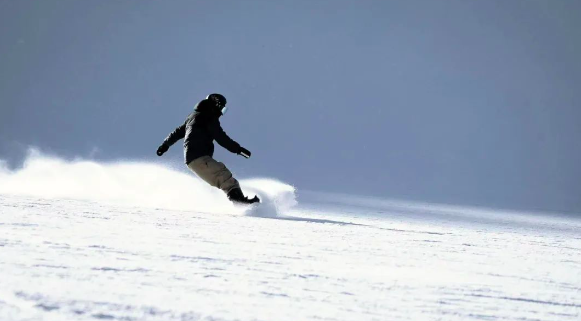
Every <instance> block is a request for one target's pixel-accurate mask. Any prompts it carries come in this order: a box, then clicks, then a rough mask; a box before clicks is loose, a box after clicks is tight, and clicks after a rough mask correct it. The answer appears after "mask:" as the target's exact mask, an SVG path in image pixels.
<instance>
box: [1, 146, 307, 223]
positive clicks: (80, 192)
mask: <svg viewBox="0 0 581 321" xmlns="http://www.w3.org/2000/svg"><path fill="white" fill-rule="evenodd" d="M240 184H241V185H242V188H243V189H244V191H245V193H247V194H249V195H250V196H253V194H254V193H256V194H258V195H259V196H260V197H261V199H262V201H263V202H262V203H261V204H260V206H255V207H251V208H240V207H236V206H234V205H232V203H231V202H230V201H228V199H227V198H226V197H225V195H224V193H223V192H222V191H220V190H218V189H216V188H214V187H211V186H209V185H208V184H207V183H205V182H204V181H202V180H200V179H199V178H198V177H197V176H196V175H195V174H193V173H190V172H188V171H184V172H181V171H176V170H173V169H171V168H168V167H165V166H162V165H159V164H155V163H147V162H132V161H122V162H111V163H103V162H96V161H91V160H83V159H76V160H64V159H61V158H58V157H54V156H47V155H44V154H42V153H41V152H39V151H38V150H35V149H31V150H30V151H29V153H28V156H27V158H26V160H25V161H24V164H23V166H22V168H20V169H17V170H9V169H8V167H7V166H6V165H5V163H4V162H1V161H0V194H10V195H23V196H33V197H39V198H49V199H75V200H88V201H97V202H105V203H111V204H118V205H125V206H137V207H150V208H164V209H175V210H192V211H200V212H211V213H234V214H242V213H244V214H247V215H253V216H277V215H279V214H282V212H283V211H285V210H287V209H289V208H290V207H292V206H294V205H295V204H296V201H295V189H294V187H292V186H290V185H288V184H285V183H281V182H279V181H276V180H273V179H266V178H265V179H250V180H241V181H240Z"/></svg>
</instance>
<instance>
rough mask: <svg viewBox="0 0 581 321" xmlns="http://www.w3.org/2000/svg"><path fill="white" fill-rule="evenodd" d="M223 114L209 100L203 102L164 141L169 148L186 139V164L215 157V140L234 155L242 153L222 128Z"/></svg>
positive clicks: (238, 145)
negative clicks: (221, 119)
mask: <svg viewBox="0 0 581 321" xmlns="http://www.w3.org/2000/svg"><path fill="white" fill-rule="evenodd" d="M220 116H222V113H221V112H220V111H219V110H218V108H216V107H215V105H214V103H213V102H212V101H209V100H206V99H204V100H202V101H201V102H199V103H198V104H197V105H196V108H195V109H194V112H193V113H191V114H190V115H188V118H186V121H185V122H184V124H183V125H181V126H179V127H178V128H176V129H175V130H174V131H173V132H171V133H170V134H169V136H167V138H166V139H165V140H164V142H163V143H164V145H167V146H168V147H169V146H171V145H173V144H175V143H176V142H177V141H178V140H180V139H182V138H185V139H184V158H185V161H186V164H189V163H190V162H192V161H193V160H195V159H196V158H198V157H202V156H210V157H211V156H213V155H214V140H216V141H217V142H218V144H220V146H222V147H224V148H226V149H227V150H229V151H230V152H232V153H235V154H239V153H240V144H238V143H237V142H235V141H234V140H232V139H231V138H230V137H228V135H226V133H225V132H224V130H223V129H222V126H220V120H219V118H220Z"/></svg>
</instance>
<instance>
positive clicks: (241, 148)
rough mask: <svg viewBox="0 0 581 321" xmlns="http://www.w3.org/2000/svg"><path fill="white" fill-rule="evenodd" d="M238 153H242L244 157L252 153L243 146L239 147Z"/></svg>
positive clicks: (248, 156)
mask: <svg viewBox="0 0 581 321" xmlns="http://www.w3.org/2000/svg"><path fill="white" fill-rule="evenodd" d="M238 155H242V156H244V157H246V158H250V155H252V153H251V152H250V151H249V150H248V149H246V148H244V147H240V151H239V152H238Z"/></svg>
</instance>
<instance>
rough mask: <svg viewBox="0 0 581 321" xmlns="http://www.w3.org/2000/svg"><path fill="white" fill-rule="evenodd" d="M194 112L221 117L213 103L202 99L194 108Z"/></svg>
mask: <svg viewBox="0 0 581 321" xmlns="http://www.w3.org/2000/svg"><path fill="white" fill-rule="evenodd" d="M194 110H195V111H197V112H199V113H203V114H208V115H212V116H216V117H220V116H222V113H221V112H220V110H219V109H218V108H217V107H216V105H215V104H214V102H213V101H211V100H208V99H204V100H202V101H200V102H199V103H198V104H197V105H196V107H195V108H194Z"/></svg>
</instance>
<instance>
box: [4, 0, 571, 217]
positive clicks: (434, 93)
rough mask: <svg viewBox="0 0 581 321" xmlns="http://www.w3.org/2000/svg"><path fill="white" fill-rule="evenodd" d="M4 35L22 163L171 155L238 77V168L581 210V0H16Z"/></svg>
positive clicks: (400, 191) (230, 126) (294, 180)
mask: <svg viewBox="0 0 581 321" xmlns="http://www.w3.org/2000/svg"><path fill="white" fill-rule="evenodd" d="M0 54H1V57H2V59H0V70H1V73H0V158H1V159H7V160H9V161H10V162H11V164H12V165H17V164H18V162H19V161H21V159H22V157H23V156H24V151H25V149H26V147H27V146H37V147H39V148H41V149H42V150H44V151H47V152H50V153H53V154H57V155H61V156H65V157H72V156H75V155H80V156H89V155H93V156H94V157H96V158H97V159H102V160H116V159H143V160H155V161H158V159H157V156H155V150H156V148H157V146H158V145H159V144H160V143H161V142H162V140H163V139H164V138H165V137H166V135H167V134H168V133H169V132H170V131H171V130H173V128H174V127H175V126H177V125H179V124H180V123H182V122H183V119H184V118H185V116H186V115H187V114H188V113H189V112H190V111H191V110H192V108H193V106H194V105H195V103H196V102H197V101H198V100H200V99H201V98H203V97H204V96H205V95H207V94H208V93H210V92H220V93H223V94H225V95H226V97H227V98H228V100H229V107H230V110H229V113H228V115H227V116H225V117H224V118H223V120H222V124H223V126H224V128H225V130H226V132H227V133H228V134H229V135H230V136H231V137H232V138H234V139H235V140H237V141H238V142H240V143H241V144H242V145H243V146H245V147H247V148H248V149H250V150H251V151H252V152H253V158H251V159H250V160H245V159H243V158H241V157H237V156H235V155H232V154H229V153H228V152H227V151H225V150H218V151H217V153H216V155H215V157H216V158H218V159H220V160H222V161H224V162H225V163H226V164H227V165H228V166H229V167H231V169H232V170H233V171H234V172H235V173H236V174H237V175H238V176H239V177H252V176H266V177H274V178H278V179H281V180H283V181H285V182H288V183H291V184H294V185H296V187H297V188H298V189H299V192H300V190H318V191H325V192H342V193H351V194H359V195H371V196H380V197H385V198H399V199H410V200H421V201H432V202H434V201H435V202H445V203H454V204H465V205H484V206H491V207H505V208H517V209H540V210H560V211H575V212H581V165H580V164H581V144H580V143H579V140H580V139H581V90H580V84H581V60H580V59H579V57H581V2H580V1H576V0H570V1H566V0H556V1H545V0H543V1H535V0H522V1H519V0H512V1H503V0H486V1H485V0H481V1H462V0H457V1H419V0H414V1H409V0H401V1H371V0H368V1H356V0H353V1H341V0H337V1H330V0H320V1H306V0H305V1H300V0H299V1H297V0H295V1H267V0H265V1H62V0H58V1H10V0H0ZM95 151H98V152H97V153H94V152H95ZM162 161H164V162H167V163H172V164H178V163H181V162H182V150H181V145H179V144H178V145H176V146H174V148H172V150H171V151H170V152H169V153H168V154H167V155H166V156H164V158H163V159H162ZM181 168H182V169H183V170H184V171H185V170H187V169H186V168H185V167H181Z"/></svg>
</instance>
